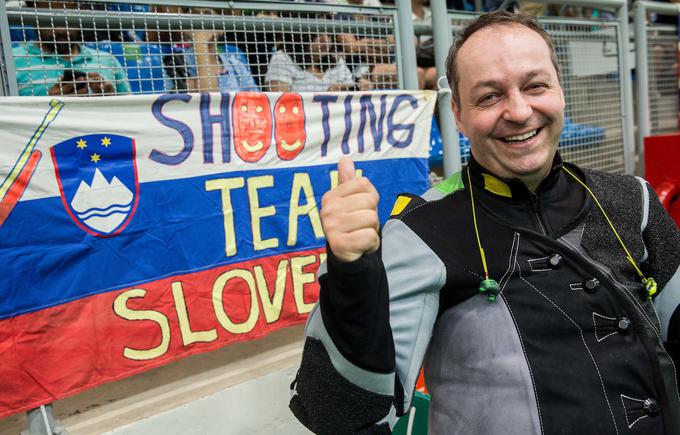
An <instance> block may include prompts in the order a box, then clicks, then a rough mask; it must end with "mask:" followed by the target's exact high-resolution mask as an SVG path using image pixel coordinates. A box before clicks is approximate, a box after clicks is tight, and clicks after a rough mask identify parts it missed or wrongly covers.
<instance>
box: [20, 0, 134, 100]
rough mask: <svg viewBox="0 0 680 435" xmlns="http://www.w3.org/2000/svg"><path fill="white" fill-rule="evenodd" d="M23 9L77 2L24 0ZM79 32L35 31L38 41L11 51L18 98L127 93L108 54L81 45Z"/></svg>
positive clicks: (63, 6)
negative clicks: (25, 7) (24, 6)
mask: <svg viewBox="0 0 680 435" xmlns="http://www.w3.org/2000/svg"><path fill="white" fill-rule="evenodd" d="M26 6H28V7H35V8H45V9H47V8H51V9H78V7H79V5H78V3H77V2H59V1H27V2H26ZM82 41H83V38H82V35H81V30H80V29H77V28H76V29H73V28H63V27H55V28H43V27H41V28H40V29H38V41H36V42H22V43H18V44H17V45H16V46H15V47H13V48H12V54H13V55H14V63H15V68H16V72H17V83H18V86H19V95H23V96H31V95H113V94H126V93H129V92H130V85H129V83H128V81H127V76H126V75H125V72H124V71H123V68H122V67H121V65H120V63H118V61H117V60H116V59H115V58H114V57H113V56H112V55H110V54H108V53H102V52H100V51H97V50H94V49H91V48H88V47H86V46H85V45H84V44H82Z"/></svg>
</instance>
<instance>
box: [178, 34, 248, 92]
mask: <svg viewBox="0 0 680 435" xmlns="http://www.w3.org/2000/svg"><path fill="white" fill-rule="evenodd" d="M191 36H192V46H191V48H189V49H188V50H187V51H186V53H185V61H186V68H187V69H186V70H187V76H188V82H187V86H188V90H189V92H194V91H202V92H217V91H219V92H229V91H259V90H260V88H259V87H258V86H257V84H256V83H255V80H254V79H253V76H252V74H251V72H250V67H249V65H248V59H247V58H246V57H245V54H244V53H243V52H242V51H241V50H240V49H239V48H238V47H236V46H235V45H231V44H224V43H223V42H222V41H223V40H224V35H219V34H218V33H215V32H212V31H203V30H199V31H194V32H191Z"/></svg>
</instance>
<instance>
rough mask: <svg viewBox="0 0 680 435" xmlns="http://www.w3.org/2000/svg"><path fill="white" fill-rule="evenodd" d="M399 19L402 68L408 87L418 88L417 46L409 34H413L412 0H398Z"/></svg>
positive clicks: (405, 83) (405, 84) (406, 86)
mask: <svg viewBox="0 0 680 435" xmlns="http://www.w3.org/2000/svg"><path fill="white" fill-rule="evenodd" d="M396 4H397V21H398V23H399V33H400V36H399V45H400V48H401V60H402V63H401V64H402V69H401V74H402V77H403V78H404V86H405V88H406V89H418V74H417V72H416V67H417V63H416V46H415V45H414V44H413V39H412V38H411V37H410V36H409V35H413V11H412V10H411V1H410V0H397V3H396Z"/></svg>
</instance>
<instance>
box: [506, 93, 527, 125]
mask: <svg viewBox="0 0 680 435" xmlns="http://www.w3.org/2000/svg"><path fill="white" fill-rule="evenodd" d="M506 102H507V103H506V106H505V110H504V111H503V119H504V120H506V121H508V122H513V123H515V124H523V123H524V122H526V121H527V120H528V119H529V118H530V117H531V114H532V112H533V109H532V108H531V105H530V104H529V102H528V101H527V100H526V98H524V96H523V95H522V93H521V92H515V93H513V94H511V95H510V96H509V97H508V98H507V100H506Z"/></svg>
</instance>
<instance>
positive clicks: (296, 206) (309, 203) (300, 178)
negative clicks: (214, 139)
mask: <svg viewBox="0 0 680 435" xmlns="http://www.w3.org/2000/svg"><path fill="white" fill-rule="evenodd" d="M300 190H302V191H303V193H304V195H305V202H306V204H305V205H300ZM303 215H307V216H308V217H309V221H310V222H311V224H312V229H313V230H314V237H316V238H317V239H320V238H321V237H323V228H322V227H321V219H320V218H319V210H318V209H317V208H316V199H315V198H314V190H313V189H312V182H311V181H310V180H309V174H306V173H299V172H298V173H296V174H295V176H294V177H293V187H292V188H291V193H290V207H289V215H288V242H287V245H288V246H295V244H296V243H297V233H298V217H299V216H303Z"/></svg>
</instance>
